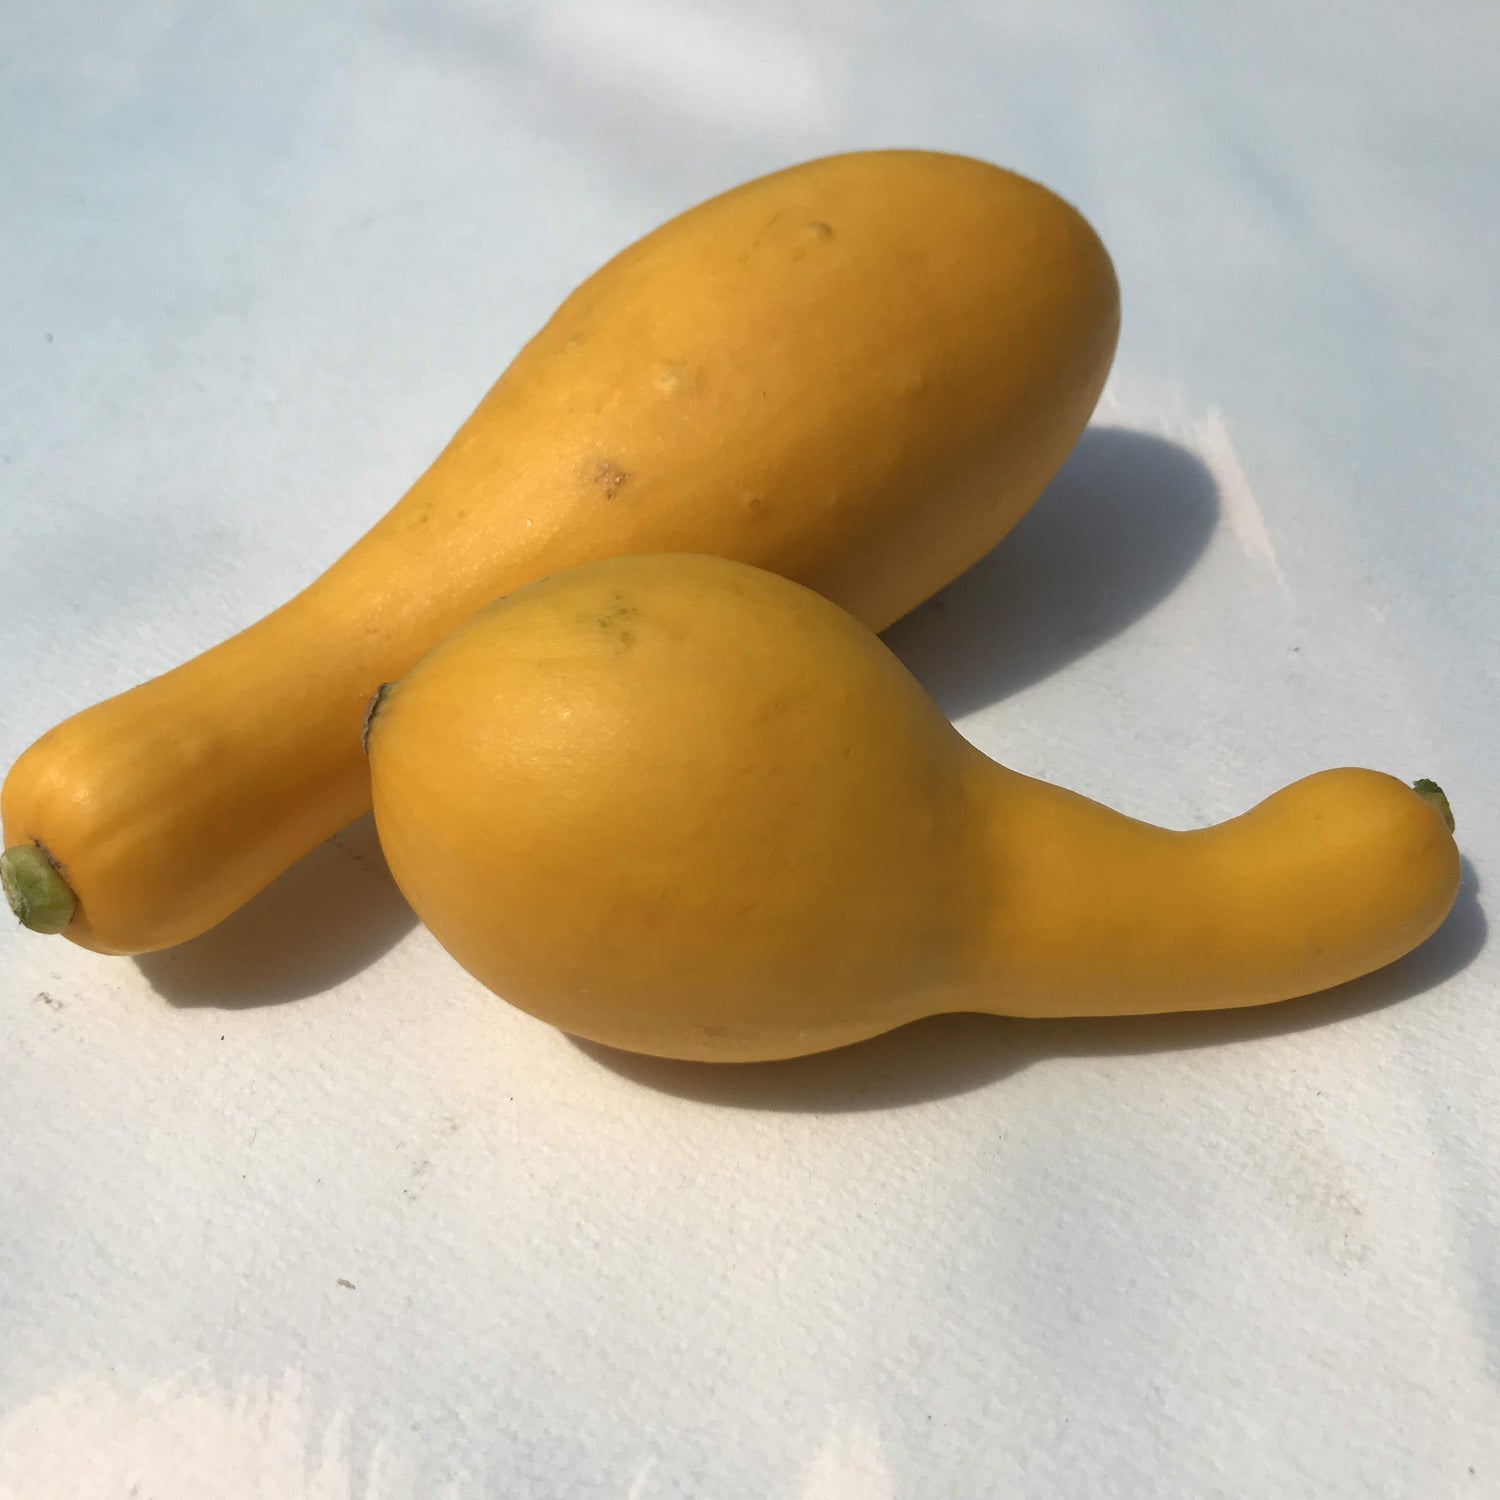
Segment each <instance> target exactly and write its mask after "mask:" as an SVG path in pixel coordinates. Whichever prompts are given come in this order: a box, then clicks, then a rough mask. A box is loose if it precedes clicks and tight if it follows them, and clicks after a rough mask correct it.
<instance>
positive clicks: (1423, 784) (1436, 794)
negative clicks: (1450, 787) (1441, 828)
mask: <svg viewBox="0 0 1500 1500" xmlns="http://www.w3.org/2000/svg"><path fill="white" fill-rule="evenodd" d="M1411 789H1412V791H1414V792H1415V793H1416V794H1417V796H1419V797H1421V798H1422V799H1423V800H1424V801H1427V802H1430V803H1432V805H1433V806H1434V807H1435V808H1437V810H1438V811H1439V812H1440V813H1442V815H1443V822H1445V823H1446V824H1447V825H1448V832H1449V833H1452V832H1453V829H1454V826H1455V825H1454V822H1453V809H1452V808H1451V807H1450V806H1449V805H1448V799H1447V798H1446V797H1445V796H1444V795H1443V789H1442V787H1440V786H1439V785H1438V784H1437V782H1435V781H1430V780H1428V778H1427V777H1425V776H1423V777H1422V778H1421V779H1420V780H1419V781H1414V782H1412V784H1411Z"/></svg>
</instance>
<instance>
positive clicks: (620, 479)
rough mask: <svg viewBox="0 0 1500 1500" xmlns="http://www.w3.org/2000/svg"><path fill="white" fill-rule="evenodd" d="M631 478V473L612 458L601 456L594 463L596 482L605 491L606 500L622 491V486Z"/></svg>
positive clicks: (611, 498)
mask: <svg viewBox="0 0 1500 1500" xmlns="http://www.w3.org/2000/svg"><path fill="white" fill-rule="evenodd" d="M629 478H630V475H629V474H627V473H626V472H625V470H624V469H622V468H621V467H620V466H619V464H617V463H616V462H615V461H614V459H612V458H601V459H600V460H599V462H598V463H597V464H595V465H594V483H595V484H597V485H598V486H599V488H600V489H602V490H603V491H604V498H605V499H606V500H613V499H614V498H615V496H616V495H618V494H619V493H620V486H621V485H623V484H624V483H625V481H626V480H627V479H629Z"/></svg>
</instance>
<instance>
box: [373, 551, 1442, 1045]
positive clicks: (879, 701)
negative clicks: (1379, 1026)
mask: <svg viewBox="0 0 1500 1500" xmlns="http://www.w3.org/2000/svg"><path fill="white" fill-rule="evenodd" d="M369 749H370V766H371V776H372V782H373V786H374V799H375V818H376V825H377V828H378V830H379V833H380V838H381V843H382V845H383V846H384V848H385V851H386V855H387V857H388V859H389V861H390V865H391V869H392V871H393V873H394V874H395V877H396V880H397V883H398V884H399V885H400V887H401V889H402V891H403V892H404V893H405V894H406V896H407V899H408V900H409V901H410V902H411V904H412V906H413V907H414V908H415V909H416V911H417V913H418V915H419V916H420V917H421V918H422V920H423V921H424V922H425V923H426V924H427V925H428V927H429V928H431V930H432V931H433V933H434V934H435V935H436V937H437V938H438V941H439V942H441V943H442V944H443V946H444V947H445V948H447V949H448V951H449V952H450V953H451V954H452V955H453V956H454V957H455V958H456V959H457V960H458V962H459V963H461V964H462V965H463V966H464V967H465V968H466V969H468V970H469V971H470V973H472V974H473V975H475V976H476V977H477V978H478V979H479V980H481V981H482V982H483V983H484V984H486V985H488V986H489V987H490V988H491V989H493V990H495V991H496V992H497V993H498V994H500V995H502V996H504V997H505V999H507V1000H509V1001H511V1002H512V1003H514V1004H515V1005H517V1006H520V1007H521V1008H522V1009H524V1010H527V1011H529V1012H531V1013H532V1014H533V1015H536V1016H539V1017H541V1018H542V1019H543V1020H546V1021H549V1022H551V1023H552V1024H554V1025H556V1026H559V1027H561V1028H563V1029H564V1030H566V1031H569V1032H572V1033H575V1034H576V1035H579V1036H583V1037H588V1038H591V1039H592V1040H594V1041H598V1042H604V1043H607V1044H609V1045H611V1046H615V1047H621V1048H628V1049H631V1050H634V1051H639V1052H647V1053H655V1054H658V1055H662V1056H667V1057H681V1058H698V1059H706V1060H718V1061H749V1060H755V1059H765V1058H779V1057H791V1056H795V1055H798V1054H801V1053H808V1052H815V1051H818V1050H821V1049H823V1048H828V1047H837V1046H840V1045H842V1044H844V1043H847V1042H853V1041H856V1040H859V1039H860V1038H863V1037H868V1036H872V1035H874V1034H876V1033H878V1032H882V1031H885V1030H888V1029H889V1028H891V1027H894V1026H899V1025H901V1024H902V1023H904V1022H906V1021H910V1020H913V1019H915V1018H917V1017H919V1016H924V1015H928V1014H931V1013H935V1012H940V1011H952V1010H975V1011H992V1012H998V1013H1004V1014H1008V1015H1021V1016H1064V1015H1102V1014H1124V1013H1131V1012H1147V1011H1170V1010H1186V1009H1208V1008H1215V1007H1225V1006H1239V1005H1256V1004H1260V1003H1262V1002H1265V1001H1273V1000H1284V999H1287V998H1289V997H1291V996H1294V995H1301V994H1305V993H1307V992H1310V991H1313V990H1319V989H1323V988H1325V987H1326V986H1329V985H1334V984H1338V983H1340V982H1341V981H1343V980H1346V979H1351V978H1353V977H1354V976H1356V975H1358V974H1363V973H1365V972H1367V971H1368V970H1371V969H1375V968H1379V967H1380V966H1382V965H1384V964H1387V963H1389V962H1390V961H1391V960H1392V959H1394V958H1397V957H1398V956H1400V955H1401V954H1402V953H1405V952H1406V951H1407V950H1408V949H1410V948H1413V947H1415V946H1416V945H1417V944H1418V943H1420V942H1421V941H1422V940H1423V939H1424V938H1425V937H1427V936H1428V934H1429V933H1431V932H1432V931H1433V930H1434V929H1435V928H1436V927H1437V926H1438V924H1439V923H1440V922H1441V921H1442V919H1443V917H1444V915H1445V914H1446V912H1447V911H1448V909H1449V906H1450V905H1451V904H1452V902H1453V899H1454V896H1455V894H1456V891H1457V887H1458V873H1459V867H1458V854H1457V850H1456V847H1455V845H1454V842H1453V838H1452V836H1451V833H1450V831H1449V827H1448V824H1447V823H1446V822H1445V817H1444V814H1443V813H1442V812H1441V811H1439V809H1438V807H1437V806H1435V805H1434V804H1433V803H1432V802H1430V801H1428V800H1427V799H1426V798H1425V797H1424V796H1422V795H1419V794H1418V793H1417V792H1416V791H1414V790H1412V789H1411V788H1410V787H1407V786H1406V785H1404V784H1403V783H1402V782H1399V781H1397V780H1395V779H1394V778H1392V777H1390V776H1385V775H1381V774H1378V773H1376V772H1374V771H1361V770H1337V771H1327V772H1323V773H1321V774H1319V775H1316V776H1310V777H1308V778H1307V779H1305V780H1303V781H1299V782H1297V783H1295V784H1294V785H1292V786H1289V787H1287V788H1286V789H1285V790H1283V791H1280V792H1278V793H1276V794H1275V795H1274V796H1272V797H1270V798H1268V799H1267V800H1266V801H1264V802H1262V803H1261V804H1260V805H1259V806H1257V807H1255V808H1253V809H1251V811H1249V812H1247V813H1245V814H1244V815H1243V816H1241V817H1237V818H1234V819H1231V820H1230V821H1229V822H1226V823H1223V824H1220V825H1218V826H1217V827H1213V828H1204V829H1199V830H1196V831H1193V832H1186V833H1176V832H1169V831H1167V830H1164V829H1160V828H1153V827H1150V826H1148V825H1147V824H1144V823H1140V822H1137V821H1135V820H1134V819H1131V818H1127V817H1124V816H1122V815H1121V814H1119V813H1117V812H1113V811H1111V810H1110V809H1109V808H1106V807H1102V806H1100V805H1099V804H1098V803H1096V802H1091V801H1089V800H1088V799H1086V798H1084V797H1080V796H1077V795H1075V794H1074V793H1071V792H1067V791H1063V790H1061V789H1059V788H1057V787H1053V786H1049V785H1047V784H1045V783H1043V782H1039V781H1035V780H1032V779H1031V778H1029V777H1026V776H1021V775H1017V774H1016V773H1015V772H1012V771H1008V770H1006V769H1005V768H1004V767H1002V766H999V765H997V764H995V763H994V762H993V761H991V760H989V759H987V758H986V757H985V756H983V755H982V754H980V753H979V752H978V751H977V750H975V749H974V748H973V747H972V746H971V745H969V744H968V743H967V741H965V740H964V739H963V738H962V737H961V736H960V735H959V734H958V732H957V731H956V730H955V729H953V728H952V726H951V725H950V724H949V723H948V722H947V720H946V719H944V718H943V716H942V715H941V713H940V712H939V711H938V709H937V708H936V707H935V705H934V704H933V703H932V701H931V700H930V699H929V698H928V697H927V695H926V694H925V693H924V692H923V691H922V689H921V688H920V687H919V686H918V684H917V683H916V681H915V680H914V679H913V678H912V677H911V676H910V675H909V674H908V673H907V671H906V670H905V668H904V667H902V666H901V664H900V663H899V662H898V661H897V660H896V658H895V657H894V656H893V655H892V654H891V653H890V652H889V651H888V650H887V649H886V647H885V646H884V645H883V644H882V643H881V642H880V641H879V640H878V639H877V638H876V637H875V636H874V635H872V634H871V633H870V632H869V631H867V630H866V629H865V628H864V626H862V625H861V624H860V623H859V622H858V621H857V620H855V619H854V618H853V617H852V616H850V615H849V614H847V613H845V612H844V611H843V610H840V609H839V608H837V607H836V606H835V605H833V604H830V603H829V602H827V601H826V600H825V599H822V598H821V597H819V596H818V595H816V594H814V593H812V592H811V591H810V590H807V589H804V588H802V587H800V586H799V585H797V584H794V583H789V582H787V581H786V580H784V579H781V578H777V577H773V576H772V575H770V574H768V573H765V572H762V571H760V570H758V569H754V568H749V567H746V566H744V565H743V564H740V563H733V562H726V561H724V560H722V559H717V558H706V557H684V556H676V557H635V558H626V559H620V560H617V561H613V562H606V563H597V564H592V565H589V566H586V567H582V568H577V569H573V570H570V571H569V572H567V573H563V574H560V575H557V576H556V577H553V578H550V579H547V580H545V581H543V582H540V583H536V584H533V585H531V586H530V587H528V588H525V589H522V590H521V591H520V592H518V593H517V594H515V595H513V596H512V597H511V598H509V599H506V600H503V601H501V602H500V603H498V604H496V605H493V606H492V607H490V608H489V609H487V610H485V611H484V612H483V613H481V614H479V615H478V616H476V617H475V618H474V619H473V620H471V621H470V622H468V623H467V624H466V625H464V626H462V627H461V628H460V629H459V630H457V631H456V632H454V634H452V635H451V636H449V637H448V638H447V639H446V640H445V641H443V642H442V643H441V644H439V645H438V646H437V647H435V648H434V649H433V650H432V651H431V652H429V653H428V655H427V656H426V657H424V658H423V660H422V661H421V662H420V663H418V665H417V666H416V667H415V668H414V669H413V670H412V671H411V672H410V673H409V674H408V675H407V676H406V677H405V678H403V679H402V680H401V681H400V682H398V683H396V684H394V685H393V686H391V687H390V688H388V689H387V690H386V691H385V692H384V693H383V694H382V696H381V699H380V701H379V704H378V707H377V710H376V712H375V714H374V715H373V718H372V722H371V726H370V737H369ZM1439 795H1440V794H1439Z"/></svg>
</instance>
